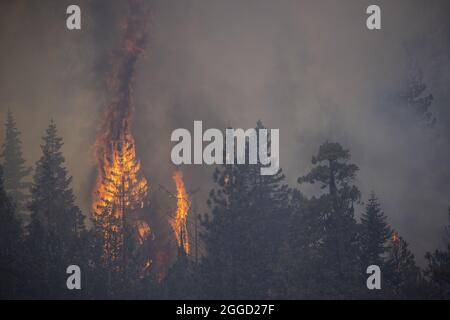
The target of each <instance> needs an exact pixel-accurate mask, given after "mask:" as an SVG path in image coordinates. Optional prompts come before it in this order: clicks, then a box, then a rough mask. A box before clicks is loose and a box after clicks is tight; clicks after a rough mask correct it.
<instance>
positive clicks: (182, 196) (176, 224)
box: [170, 170, 189, 254]
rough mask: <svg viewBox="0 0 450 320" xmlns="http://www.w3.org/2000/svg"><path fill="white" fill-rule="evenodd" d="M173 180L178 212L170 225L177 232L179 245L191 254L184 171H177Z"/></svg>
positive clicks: (187, 199)
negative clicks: (175, 188)
mask: <svg viewBox="0 0 450 320" xmlns="http://www.w3.org/2000/svg"><path fill="white" fill-rule="evenodd" d="M173 180H174V181H175V185H176V187H177V212H176V215H175V218H173V219H171V220H170V225H171V226H172V229H173V231H174V233H175V237H176V239H177V243H178V246H179V247H182V248H183V249H184V252H186V254H189V236H188V231H187V217H188V211H189V198H188V195H187V193H186V188H185V187H184V182H183V173H182V172H181V171H179V170H177V171H175V173H174V175H173Z"/></svg>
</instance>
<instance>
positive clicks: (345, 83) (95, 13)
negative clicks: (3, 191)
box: [0, 0, 450, 261]
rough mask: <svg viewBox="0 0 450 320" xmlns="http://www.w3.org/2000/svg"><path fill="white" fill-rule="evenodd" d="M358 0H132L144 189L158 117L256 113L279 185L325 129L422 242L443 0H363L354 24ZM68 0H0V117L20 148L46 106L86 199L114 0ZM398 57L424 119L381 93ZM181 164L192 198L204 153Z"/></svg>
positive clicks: (388, 86)
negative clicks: (75, 19) (147, 28)
mask: <svg viewBox="0 0 450 320" xmlns="http://www.w3.org/2000/svg"><path fill="white" fill-rule="evenodd" d="M371 2H372V1H370V2H369V1H360V0H349V1H331V0H330V1H328V0H322V1H318V0H305V1H300V0H292V1H290V0H281V1H269V0H249V1H239V0H233V1H223V0H208V1H207V0H190V1H167V0H155V1H148V4H149V5H150V7H151V8H152V18H151V34H150V35H149V36H148V37H147V39H146V41H147V42H148V46H147V48H146V50H145V52H144V53H143V57H141V58H140V60H139V61H138V62H137V65H136V79H135V84H136V88H135V92H134V99H135V104H136V110H135V119H134V123H133V133H134V136H135V138H136V143H137V149H138V153H139V158H140V159H141V163H142V167H143V168H142V169H143V171H144V174H145V176H146V177H148V180H149V185H150V189H151V190H150V193H152V188H153V193H155V192H156V191H157V190H156V189H157V185H158V184H162V185H165V186H167V187H168V188H169V189H171V190H173V189H174V185H173V182H172V181H171V176H172V172H173V169H174V167H173V165H172V164H171V161H170V150H171V147H172V145H171V143H170V134H171V132H172V131H173V130H174V129H176V128H187V129H189V130H192V125H193V121H194V120H202V121H203V124H204V127H205V128H209V127H214V128H223V129H225V128H226V127H234V128H251V127H254V126H255V124H256V122H257V121H258V120H261V121H262V122H263V124H264V125H265V126H266V127H268V128H278V129H280V159H281V166H282V168H283V169H284V171H285V173H286V175H287V178H288V182H289V183H290V184H291V185H292V186H296V180H297V178H298V176H300V175H303V174H304V173H306V172H307V171H308V169H309V166H310V160H311V156H312V155H313V154H314V153H316V152H317V149H318V146H319V145H320V144H321V143H323V142H324V141H326V140H329V141H337V142H340V143H341V144H342V145H343V146H344V147H346V148H348V149H350V151H351V154H352V160H353V162H355V163H356V164H357V165H358V166H359V167H360V172H359V174H358V179H357V184H358V186H359V187H360V188H361V191H362V193H363V197H364V198H367V197H368V195H369V193H370V191H372V190H373V191H375V192H376V194H377V195H378V197H379V198H380V202H381V204H382V206H383V209H384V211H385V213H386V215H387V216H388V217H389V222H390V223H391V225H392V226H393V227H394V228H395V229H396V230H397V231H398V232H399V233H400V234H401V235H402V236H403V237H404V238H405V239H406V240H407V241H408V242H410V243H411V247H412V249H413V250H414V252H415V253H416V256H417V257H418V260H419V261H420V260H421V259H422V256H423V254H424V252H425V251H427V250H431V249H433V248H435V247H438V246H439V245H440V244H441V235H442V229H443V225H444V224H445V223H446V213H447V207H448V205H449V204H450V197H449V194H450V174H449V166H448V161H449V150H450V148H449V146H450V142H449V137H450V135H449V129H450V126H449V123H450V121H449V120H450V112H449V108H448V106H449V103H450V94H448V88H449V84H450V76H449V75H450V61H449V60H450V23H449V19H448V12H449V9H450V3H449V2H448V1H445V0H442V1H441V0H434V1H426V0H421V1H415V0H414V1H413V0H410V1H400V0H399V1H376V2H377V4H379V5H380V6H381V8H382V30H380V31H369V30H367V28H366V25H365V20H366V17H367V15H366V13H365V11H366V8H367V6H368V5H369V4H372V3H371ZM69 4H72V2H71V1H57V2H56V1H51V0H47V1H26V0H14V1H13V0H5V1H2V2H1V3H0V15H1V18H0V39H1V44H2V50H1V52H0V70H1V72H0V117H1V118H0V121H1V122H4V119H5V116H6V110H7V109H8V108H9V109H11V110H12V111H13V113H14V115H15V117H16V119H17V123H18V126H19V129H21V131H22V133H23V134H22V139H23V142H24V154H25V156H26V158H27V160H28V161H29V164H33V163H34V162H35V161H36V160H37V159H38V157H39V155H40V149H39V144H40V140H39V137H40V136H42V135H43V133H44V129H45V127H46V126H47V125H48V123H49V121H50V118H54V119H55V121H56V124H57V126H58V129H59V132H60V134H61V135H62V137H63V138H64V142H65V146H64V154H65V156H66V159H67V166H68V169H69V171H70V173H71V174H72V175H73V176H74V187H75V192H76V194H77V196H78V200H77V201H78V204H79V205H80V206H81V207H82V208H83V210H85V211H87V210H89V206H90V200H91V198H90V197H91V190H92V185H93V181H94V180H95V162H94V157H93V150H92V146H93V144H94V142H95V136H96V132H97V131H98V130H99V127H100V125H101V114H102V108H103V106H105V105H106V99H107V96H106V93H107V90H106V87H105V86H106V84H105V81H104V79H105V77H106V75H107V71H108V67H109V62H110V61H111V56H110V54H109V53H110V52H111V51H112V50H114V48H116V47H117V46H118V41H119V40H118V39H119V36H120V20H121V18H123V14H122V13H123V12H124V8H125V7H126V1H120V0H115V1H110V0H91V1H89V0H81V1H78V5H79V6H80V7H81V9H82V30H81V31H68V30H67V29H66V27H65V19H66V13H65V11H66V8H67V6H68V5H69ZM149 23H150V21H149ZM411 59H413V60H414V61H415V62H416V63H417V64H418V65H419V66H420V68H421V69H422V71H423V75H424V82H425V83H426V84H427V92H429V93H432V94H433V96H434V101H433V104H432V106H431V111H432V112H433V115H434V116H435V117H436V118H437V124H436V125H435V126H434V127H433V128H427V127H425V126H423V125H421V124H420V122H419V121H417V119H416V117H414V115H413V114H411V113H409V112H408V111H407V110H406V109H402V108H403V107H402V106H401V105H399V104H396V103H392V101H393V99H391V97H392V96H395V95H396V94H397V93H398V92H400V91H401V90H402V89H403V88H404V87H405V86H407V76H408V65H409V62H410V60H411ZM3 135H4V132H1V135H0V138H1V139H2V140H3ZM182 169H183V171H184V176H185V183H186V186H187V188H188V189H190V190H197V189H198V191H197V192H196V193H195V194H194V195H193V198H194V199H195V201H196V202H197V204H198V206H199V209H200V211H204V210H205V206H204V203H205V200H206V197H207V195H208V192H209V189H210V187H211V185H210V181H211V179H210V177H211V169H212V168H211V167H208V166H188V167H183V168H182ZM302 191H304V192H305V193H307V194H310V193H311V192H312V190H309V189H307V188H304V187H302Z"/></svg>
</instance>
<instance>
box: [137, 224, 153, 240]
mask: <svg viewBox="0 0 450 320" xmlns="http://www.w3.org/2000/svg"><path fill="white" fill-rule="evenodd" d="M136 227H137V231H138V235H139V243H140V244H143V243H144V242H145V240H147V238H148V236H149V235H150V233H151V230H150V226H149V225H148V223H147V222H145V221H138V222H137V224H136Z"/></svg>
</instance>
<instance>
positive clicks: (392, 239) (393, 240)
mask: <svg viewBox="0 0 450 320" xmlns="http://www.w3.org/2000/svg"><path fill="white" fill-rule="evenodd" d="M391 241H392V242H394V243H396V242H398V241H399V238H398V234H397V232H393V233H392V236H391Z"/></svg>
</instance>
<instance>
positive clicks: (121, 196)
mask: <svg viewBox="0 0 450 320" xmlns="http://www.w3.org/2000/svg"><path fill="white" fill-rule="evenodd" d="M111 152H112V154H111V155H107V154H105V155H104V161H103V165H102V168H101V171H100V172H101V174H99V175H98V178H97V188H96V189H97V192H96V199H95V201H94V203H93V210H94V213H95V214H97V215H102V214H103V213H104V210H105V209H107V208H114V214H115V216H116V217H117V218H120V217H122V216H123V215H124V214H125V213H126V211H133V210H136V209H140V208H143V207H144V205H145V199H146V198H147V194H148V185H147V180H146V179H145V177H141V176H140V169H141V165H140V163H139V161H138V160H137V159H136V149H135V146H134V139H133V137H132V136H131V134H127V135H124V136H123V138H122V140H121V141H115V142H113V143H112V148H111Z"/></svg>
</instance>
